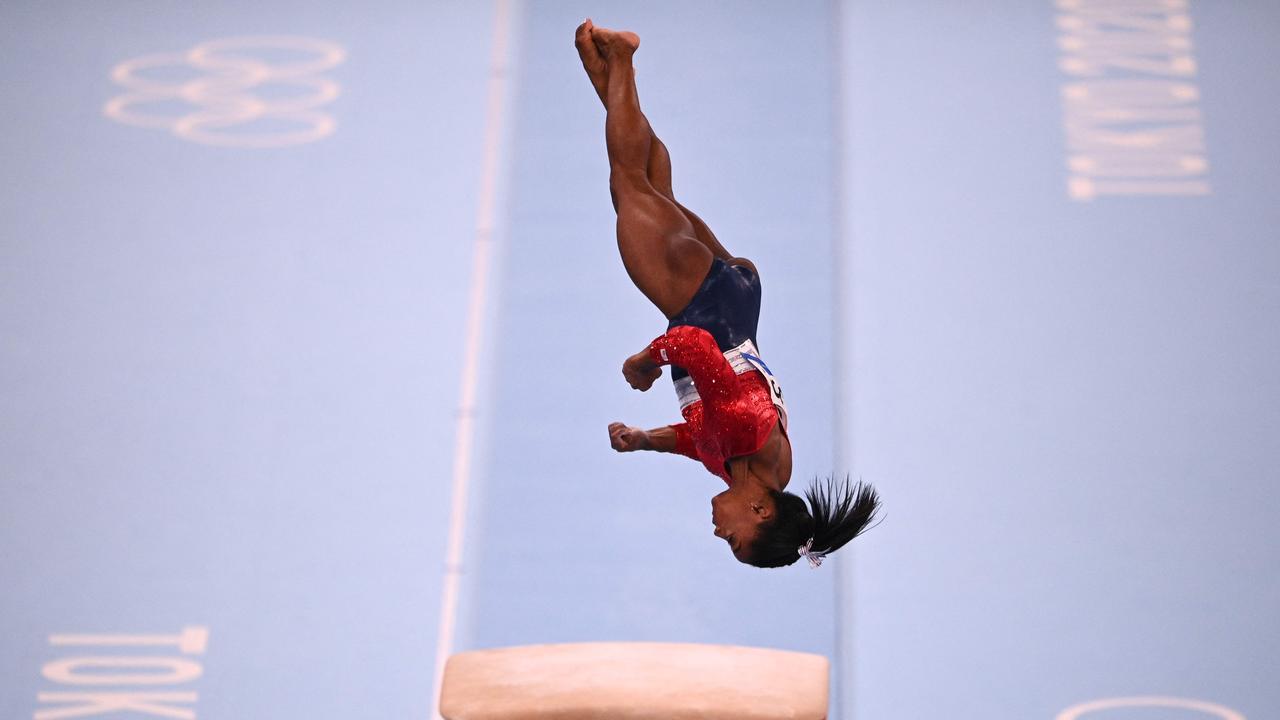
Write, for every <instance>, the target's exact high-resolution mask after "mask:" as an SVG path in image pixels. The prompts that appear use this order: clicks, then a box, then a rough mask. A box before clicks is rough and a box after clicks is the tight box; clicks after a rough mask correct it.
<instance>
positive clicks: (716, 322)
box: [667, 258, 760, 380]
mask: <svg viewBox="0 0 1280 720" xmlns="http://www.w3.org/2000/svg"><path fill="white" fill-rule="evenodd" d="M759 323H760V277H759V276H758V275H756V273H755V272H754V271H753V270H752V269H751V268H750V267H747V266H745V265H730V264H728V263H726V262H725V261H723V260H721V259H719V258H716V259H715V260H713V261H712V262H711V269H710V270H709V271H707V277H706V279H705V280H703V281H702V285H701V286H700V287H699V288H698V292H696V293H694V295H693V299H692V300H690V301H689V304H688V305H686V306H685V307H684V309H683V310H681V311H680V312H679V313H677V314H676V315H675V317H673V318H671V322H670V323H669V324H668V325H667V329H668V330H670V329H671V328H673V327H676V326H677V325H692V326H694V327H700V328H702V329H703V330H706V331H707V332H709V333H711V336H712V337H714V338H715V339H716V344H717V345H719V346H720V349H721V350H729V349H731V348H735V347H737V346H739V345H741V344H742V343H744V342H746V341H748V340H750V341H752V342H755V340H756V326H757V325H759ZM688 375H689V373H687V372H685V370H684V368H680V367H674V366H673V367H672V368H671V379H672V380H679V379H680V378H683V377H688Z"/></svg>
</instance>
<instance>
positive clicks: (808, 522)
mask: <svg viewBox="0 0 1280 720" xmlns="http://www.w3.org/2000/svg"><path fill="white" fill-rule="evenodd" d="M574 44H575V45H576V46H577V48H578V54H579V56H580V57H581V58H582V66H583V67H584V68H585V69H586V71H587V75H588V77H590V78H591V84H592V85H594V86H595V89H596V93H597V94H598V95H599V96H600V100H601V101H602V102H603V103H604V106H605V112H606V116H605V143H606V145H607V148H608V152H609V191H610V195H611V196H612V198H613V207H614V210H615V211H617V214H618V250H619V252H620V253H621V254H622V264H623V265H624V266H625V267H626V269H627V274H628V275H630V276H631V280H632V282H634V283H635V285H636V287H637V288H639V289H640V292H641V293H643V294H644V296H645V297H647V298H648V299H649V301H650V302H652V303H653V304H654V305H655V306H656V307H657V308H658V310H660V311H661V312H662V314H663V315H665V316H666V317H667V319H668V321H669V322H668V325H667V332H666V333H664V334H663V335H661V336H659V337H658V338H657V339H656V340H654V341H653V342H652V343H650V344H649V345H648V346H647V347H646V348H645V349H643V350H641V351H640V352H638V353H636V354H635V355H632V356H631V357H629V358H627V360H626V362H624V363H623V365H622V375H623V377H624V378H625V379H626V381H627V383H628V384H630V385H631V387H633V388H635V389H636V390H640V391H646V390H648V389H649V388H650V387H652V386H653V383H654V381H655V380H657V379H658V378H659V377H660V376H661V375H662V366H663V365H670V366H671V376H672V379H673V380H674V381H675V385H676V394H677V396H678V397H679V400H680V409H681V414H682V415H683V416H684V422H682V423H679V424H676V425H670V426H667V427H661V428H656V429H653V430H641V429H639V428H634V427H629V426H627V425H624V424H623V423H617V422H615V423H611V424H610V425H609V441H610V443H611V444H612V446H613V448H614V449H615V450H617V451H618V452H632V451H635V450H653V451H657V452H666V453H677V454H680V455H685V456H688V457H690V458H693V459H694V460H698V461H699V462H701V463H702V464H703V465H704V466H706V468H707V470H709V471H711V473H712V474H714V475H716V476H718V477H720V478H721V479H723V480H724V481H725V483H726V484H727V485H728V486H729V489H728V490H725V491H724V492H722V493H720V494H719V495H716V496H715V497H713V498H712V499H711V522H712V524H713V525H714V526H715V535H716V537H719V538H723V539H724V540H725V542H727V543H728V544H729V547H730V549H731V550H732V551H733V555H734V557H736V558H737V559H738V560H739V561H741V562H744V563H749V564H751V565H755V566H757V567H781V566H783V565H790V564H792V563H794V562H795V561H796V560H798V559H800V558H801V557H805V558H806V559H808V560H809V563H810V565H812V566H813V567H817V566H818V565H820V564H821V562H822V558H823V557H824V556H826V555H828V554H830V553H831V552H833V551H835V550H837V549H839V548H840V547H842V546H843V545H844V544H845V543H847V542H849V541H850V540H852V539H853V538H855V537H857V536H858V535H859V534H860V533H861V532H862V531H863V530H865V529H866V528H867V525H868V524H869V523H870V522H871V519H872V518H873V517H874V516H875V514H876V510H877V509H878V507H879V504H880V501H879V498H878V497H877V495H876V492H875V489H874V488H872V487H871V486H869V485H863V484H862V483H858V484H855V485H853V486H850V484H849V482H848V481H844V482H836V481H835V480H834V479H830V480H828V481H826V482H823V483H815V484H814V485H813V486H812V487H810V488H809V489H808V491H807V492H806V493H805V495H806V496H807V497H808V499H809V505H810V506H811V508H812V512H811V511H810V508H806V507H805V502H804V500H801V499H800V498H799V497H797V496H795V495H793V494H791V493H788V492H783V490H784V489H785V488H786V487H787V483H788V482H789V481H790V480H791V442H790V440H789V439H788V438H787V415H786V405H785V403H784V402H783V397H782V390H781V389H780V388H779V386H778V383H777V380H776V379H775V378H774V377H773V375H772V373H771V372H770V371H769V368H768V366H767V365H765V363H764V361H763V360H761V359H760V355H759V350H758V349H757V348H756V325H757V322H758V320H759V317H760V275H759V273H758V272H757V270H756V267H755V265H753V264H752V263H751V261H750V260H747V259H746V258H740V257H734V256H733V254H731V253H730V252H729V251H728V250H725V249H724V246H723V245H721V244H720V242H719V241H718V240H717V239H716V236H715V235H713V234H712V233H711V230H710V229H708V228H707V225H706V223H704V222H702V220H701V219H700V218H698V216H697V215H694V214H693V213H692V212H690V211H689V210H687V209H686V208H685V207H684V206H682V205H681V204H680V203H679V202H677V201H676V199H675V196H674V195H673V194H672V192H671V158H670V156H669V155H668V154H667V148H666V146H664V145H663V144H662V141H661V140H659V139H658V138H657V136H656V135H654V134H653V130H652V128H650V126H649V121H648V120H647V119H646V118H645V116H644V113H642V112H641V111H640V101H639V99H638V98H637V96H636V85H635V71H634V69H633V66H632V55H633V54H634V53H635V51H636V49H637V48H638V47H639V46H640V38H639V37H638V36H637V35H636V34H635V33H630V32H621V31H614V30H608V29H605V28H599V27H595V26H593V25H592V23H591V20H590V19H588V20H587V21H586V22H584V23H583V24H582V25H580V26H579V27H578V30H577V32H576V34H575V37H574Z"/></svg>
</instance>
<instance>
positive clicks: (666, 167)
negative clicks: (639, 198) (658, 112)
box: [574, 18, 746, 263]
mask: <svg viewBox="0 0 1280 720" xmlns="http://www.w3.org/2000/svg"><path fill="white" fill-rule="evenodd" d="M593 29H594V25H593V24H592V22H591V19H590V18H588V19H587V20H586V22H584V23H582V24H581V25H579V26H578V29H577V32H575V33H574V46H575V47H577V49H578V56H579V57H580V58H581V59H582V67H583V69H584V70H586V71H587V77H588V78H589V79H590V80H591V85H592V87H594V88H595V91H596V95H598V96H599V97H600V102H602V103H604V104H605V106H606V108H607V107H608V102H607V100H606V95H607V93H608V87H609V78H608V65H607V63H606V62H605V59H604V56H603V55H601V53H600V51H599V49H598V48H597V47H596V44H595V42H594V41H593V40H592V37H591V31H592V30H593ZM649 143H650V144H649V158H648V168H647V173H648V177H649V184H650V185H652V186H653V189H654V190H656V191H658V193H660V194H661V195H663V196H665V197H666V198H667V199H669V200H671V202H673V203H675V205H676V207H677V208H679V209H680V212H681V213H683V214H684V216H685V217H686V218H687V219H688V220H689V223H690V224H691V225H693V230H694V235H695V236H696V237H697V239H698V242H700V243H702V244H703V245H705V246H706V247H707V249H708V250H710V251H711V253H712V254H713V255H715V256H716V257H718V258H720V259H721V260H724V261H725V262H731V263H732V262H735V261H738V262H746V261H745V260H743V259H742V258H735V257H734V256H733V254H732V253H730V252H729V251H728V250H726V249H725V247H724V246H723V245H721V244H720V241H719V240H718V239H717V238H716V236H715V234H714V233H712V232H711V228H709V227H707V224H706V223H705V222H703V221H702V218H700V217H698V216H697V215H696V214H694V212H693V211H692V210H689V209H688V208H686V207H685V206H684V205H681V204H680V201H679V200H676V198H675V193H674V192H673V191H672V189H671V155H670V154H669V153H668V152H667V146H666V145H664V144H663V143H662V141H661V140H659V139H658V136H657V135H656V134H654V133H653V129H652V128H650V130H649Z"/></svg>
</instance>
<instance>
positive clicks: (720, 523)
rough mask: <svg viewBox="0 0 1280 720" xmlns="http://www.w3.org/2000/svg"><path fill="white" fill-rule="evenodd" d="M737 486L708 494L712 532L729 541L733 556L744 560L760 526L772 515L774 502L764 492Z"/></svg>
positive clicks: (758, 532)
mask: <svg viewBox="0 0 1280 720" xmlns="http://www.w3.org/2000/svg"><path fill="white" fill-rule="evenodd" d="M740 487H741V486H735V487H731V488H729V489H728V490H725V491H724V492H722V493H720V494H719V495H716V496H715V497H713V498H711V524H712V525H713V526H715V530H714V532H715V536H716V537H718V538H722V539H723V540H724V541H725V542H727V543H728V544H729V549H730V550H732V551H733V556H734V557H735V558H737V559H738V560H740V561H742V562H746V560H745V559H744V558H746V557H747V556H748V554H749V551H750V549H751V544H752V543H754V542H755V541H756V538H757V537H758V536H759V534H760V526H761V525H763V524H764V523H765V522H768V521H769V519H770V518H772V517H773V512H774V502H773V498H772V497H770V496H769V494H768V493H766V492H761V491H760V490H759V489H755V490H750V489H745V488H743V489H740Z"/></svg>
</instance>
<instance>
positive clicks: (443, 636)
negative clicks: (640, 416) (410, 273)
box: [431, 0, 510, 718]
mask: <svg viewBox="0 0 1280 720" xmlns="http://www.w3.org/2000/svg"><path fill="white" fill-rule="evenodd" d="M508 4H509V0H497V2H496V3H495V4H494V10H493V47H492V49H491V51H490V56H489V81H488V100H487V109H486V111H485V128H484V156H483V158H482V161H481V162H482V165H481V171H480V197H479V203H478V208H477V213H476V236H475V249H474V257H473V260H472V266H471V293H470V296H469V297H468V300H467V324H466V341H465V346H464V351H463V359H462V377H461V379H460V381H459V388H460V391H461V392H460V399H459V404H458V413H457V417H458V424H457V429H456V432H457V435H456V436H455V439H454V446H453V487H452V490H451V493H452V501H451V506H450V509H449V538H448V545H447V546H446V550H445V571H444V583H443V589H442V590H441V597H440V629H439V633H438V635H437V640H436V667H435V679H434V682H433V684H432V686H433V692H432V698H431V712H432V716H433V717H435V718H440V717H441V716H440V689H441V687H440V686H441V680H442V679H443V677H444V666H445V663H446V662H447V661H448V659H449V655H450V654H452V652H453V640H454V630H455V626H456V624H457V619H458V588H459V582H460V580H461V573H462V553H463V541H464V539H465V531H466V519H467V492H468V490H469V485H470V483H471V460H472V449H473V446H474V441H475V428H476V383H477V376H478V371H477V366H478V365H479V362H480V350H481V342H482V340H483V336H484V328H483V323H484V314H485V298H486V296H487V292H488V284H489V265H490V257H491V255H492V253H493V229H494V224H495V223H494V206H495V195H496V191H497V185H498V161H499V150H500V148H499V146H500V144H501V139H502V112H503V99H504V96H505V95H506V70H507V68H506V64H507V34H508V32H509V31H510V28H509V27H508V18H509V15H510V9H509V7H508Z"/></svg>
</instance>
